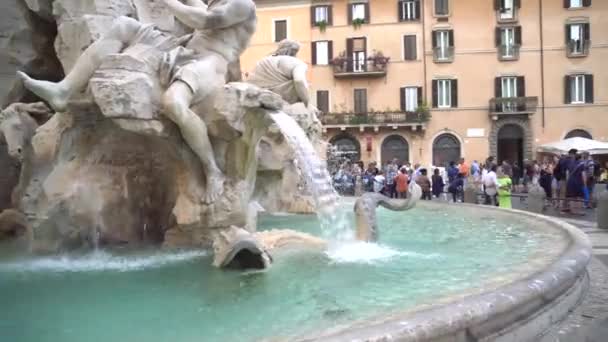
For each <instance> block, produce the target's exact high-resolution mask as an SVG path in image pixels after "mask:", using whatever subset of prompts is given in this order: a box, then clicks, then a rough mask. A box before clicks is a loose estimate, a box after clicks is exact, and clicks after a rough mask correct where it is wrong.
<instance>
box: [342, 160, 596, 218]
mask: <svg viewBox="0 0 608 342" xmlns="http://www.w3.org/2000/svg"><path fill="white" fill-rule="evenodd" d="M429 171H430V172H429ZM411 181H414V182H416V183H417V184H418V185H419V186H420V188H421V189H422V199H423V200H431V199H433V198H442V199H444V200H451V201H454V202H462V201H464V188H465V185H466V184H467V183H468V182H473V185H474V186H475V187H476V188H477V191H478V193H479V194H481V195H482V196H483V198H484V203H485V204H489V205H496V206H500V207H504V208H510V207H511V197H512V193H513V192H517V193H526V192H527V191H528V189H529V188H530V187H531V186H532V185H535V184H537V185H539V186H540V187H542V189H543V190H544V191H545V194H546V198H548V199H549V200H551V203H553V205H554V206H555V207H556V208H559V209H560V210H561V211H563V212H568V213H572V214H574V215H580V214H583V208H585V207H587V208H591V207H592V206H593V201H592V198H593V193H594V190H595V187H596V185H597V184H598V183H608V162H607V163H606V164H604V165H603V167H602V166H601V165H600V163H599V161H598V160H595V159H593V158H592V157H591V156H590V155H589V153H586V152H583V153H578V151H577V150H574V149H573V150H571V151H569V153H568V154H567V155H563V156H553V157H552V158H550V157H546V158H544V159H543V160H542V161H540V162H539V161H537V160H532V161H528V160H525V161H524V162H523V165H521V166H520V165H519V163H518V162H513V163H509V162H508V161H502V162H501V163H500V164H498V163H496V161H495V159H494V158H493V157H489V158H487V159H486V160H485V161H484V162H483V163H480V162H478V161H477V160H474V161H473V162H472V163H470V164H469V163H467V162H466V161H465V159H464V158H461V159H460V160H459V161H458V162H456V161H452V162H450V163H449V164H448V165H446V166H445V167H432V168H431V170H429V169H427V168H425V167H423V166H421V165H420V164H414V165H411V164H410V163H407V162H405V163H399V161H398V160H397V159H393V160H391V161H389V162H387V163H386V164H385V165H378V164H377V163H376V162H371V163H368V164H367V167H365V165H364V163H363V162H362V161H358V162H354V163H353V162H351V161H350V160H348V159H346V160H343V161H342V163H340V164H339V167H338V168H337V169H336V170H335V171H334V172H333V183H334V186H335V188H336V190H337V191H338V192H339V193H340V194H342V195H350V196H360V195H361V194H362V193H363V192H377V193H382V194H384V195H386V196H388V197H392V198H405V197H406V196H407V191H408V184H409V183H410V182H411Z"/></svg>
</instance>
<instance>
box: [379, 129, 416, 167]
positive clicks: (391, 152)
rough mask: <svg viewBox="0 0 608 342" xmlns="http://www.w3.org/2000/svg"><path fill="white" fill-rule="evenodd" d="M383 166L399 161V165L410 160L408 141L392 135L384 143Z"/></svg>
mask: <svg viewBox="0 0 608 342" xmlns="http://www.w3.org/2000/svg"><path fill="white" fill-rule="evenodd" d="M381 154H382V166H384V165H386V163H387V162H389V161H391V160H393V159H395V158H396V159H397V160H398V161H399V165H402V164H404V163H407V162H408V161H409V160H410V147H409V144H408V143H407V141H406V140H405V139H404V138H403V137H402V136H400V135H391V136H389V137H387V138H386V139H384V142H382V152H381Z"/></svg>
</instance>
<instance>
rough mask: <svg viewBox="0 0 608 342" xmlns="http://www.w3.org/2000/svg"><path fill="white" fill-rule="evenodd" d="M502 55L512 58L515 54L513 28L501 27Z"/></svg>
mask: <svg viewBox="0 0 608 342" xmlns="http://www.w3.org/2000/svg"><path fill="white" fill-rule="evenodd" d="M501 46H502V51H501V52H502V57H503V58H512V57H514V56H515V28H513V27H507V28H503V29H502V32H501Z"/></svg>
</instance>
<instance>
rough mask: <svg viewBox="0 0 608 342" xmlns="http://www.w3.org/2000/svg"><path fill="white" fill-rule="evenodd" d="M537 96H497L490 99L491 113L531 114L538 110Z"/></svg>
mask: <svg viewBox="0 0 608 342" xmlns="http://www.w3.org/2000/svg"><path fill="white" fill-rule="evenodd" d="M537 106H538V97H537V96H528V97H495V98H493V99H491V100H490V110H489V112H490V115H492V116H494V115H509V114H531V113H534V112H536V107H537Z"/></svg>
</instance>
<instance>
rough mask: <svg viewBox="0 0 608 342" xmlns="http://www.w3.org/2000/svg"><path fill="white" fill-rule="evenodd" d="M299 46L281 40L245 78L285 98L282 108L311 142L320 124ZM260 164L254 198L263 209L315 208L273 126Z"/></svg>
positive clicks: (316, 137) (306, 210) (317, 137)
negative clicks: (311, 103) (310, 102)
mask: <svg viewBox="0 0 608 342" xmlns="http://www.w3.org/2000/svg"><path fill="white" fill-rule="evenodd" d="M299 49H300V44H299V43H297V42H295V41H293V40H289V39H286V40H283V41H281V42H280V43H279V46H278V48H277V50H276V51H275V52H274V53H273V54H272V55H271V56H268V57H265V58H263V59H262V60H260V61H259V62H258V63H257V65H256V67H255V69H254V70H253V72H252V76H251V77H250V78H249V79H248V82H249V83H253V84H255V85H257V86H259V87H262V88H264V89H268V90H271V91H273V92H275V93H277V94H279V95H281V97H282V98H283V100H285V101H286V104H285V106H284V107H283V108H282V110H283V111H284V112H285V113H287V114H288V115H290V116H291V117H292V118H293V119H294V120H296V121H297V122H298V124H299V125H300V127H302V129H304V131H305V132H306V133H307V135H308V137H309V138H310V139H311V140H312V141H313V143H317V142H318V141H320V138H321V127H322V126H321V123H320V121H319V119H318V118H317V112H318V110H317V109H316V108H314V107H312V106H311V105H310V104H309V87H308V83H307V81H306V72H307V69H308V66H307V65H306V63H305V62H303V61H301V60H299V59H298V58H296V55H297V53H298V51H299ZM259 164H260V166H259V170H258V182H257V184H256V194H255V198H256V200H257V201H258V202H259V203H260V204H261V205H262V206H263V207H264V208H265V209H266V210H268V211H272V212H278V211H281V212H285V211H286V212H291V213H312V212H313V211H314V208H313V204H312V200H311V199H310V196H308V195H307V194H306V192H305V185H304V184H303V182H302V177H301V175H300V173H299V171H298V168H297V165H296V164H295V155H294V151H293V149H292V148H291V147H290V146H289V145H288V144H287V142H286V141H285V139H284V137H283V136H282V135H281V134H280V133H279V131H278V129H277V128H276V126H272V127H271V128H270V130H269V134H267V135H266V136H264V137H263V138H262V141H261V142H260V148H259Z"/></svg>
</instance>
